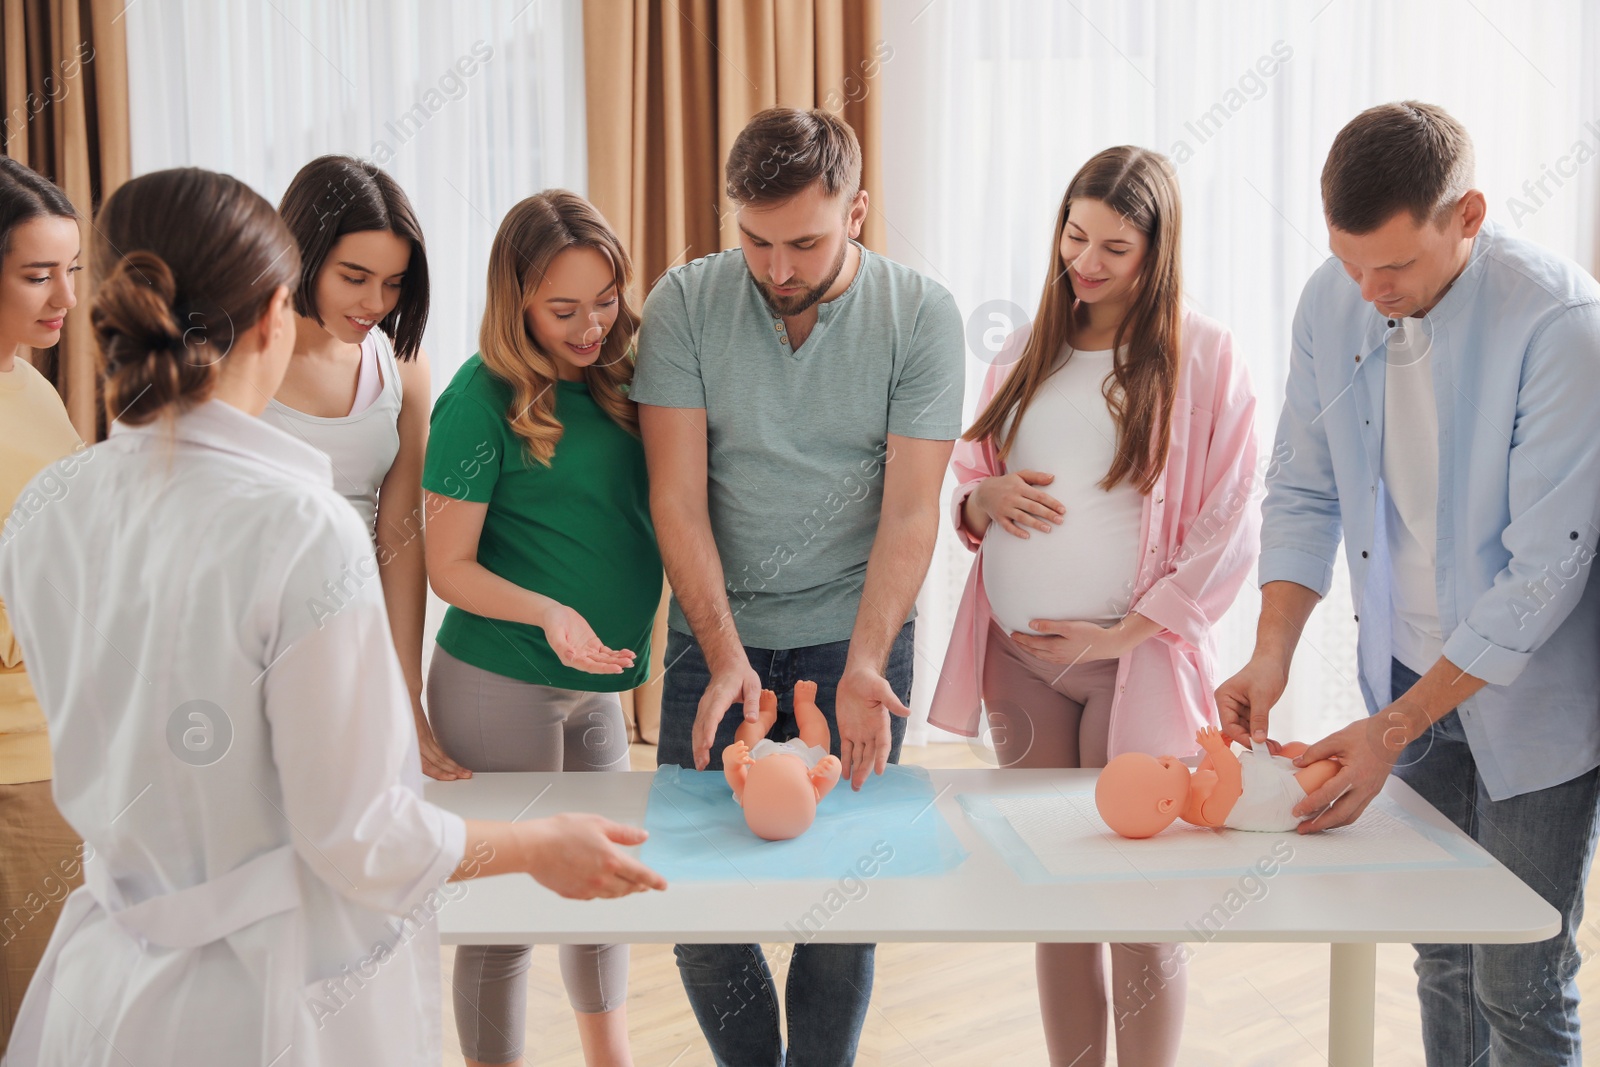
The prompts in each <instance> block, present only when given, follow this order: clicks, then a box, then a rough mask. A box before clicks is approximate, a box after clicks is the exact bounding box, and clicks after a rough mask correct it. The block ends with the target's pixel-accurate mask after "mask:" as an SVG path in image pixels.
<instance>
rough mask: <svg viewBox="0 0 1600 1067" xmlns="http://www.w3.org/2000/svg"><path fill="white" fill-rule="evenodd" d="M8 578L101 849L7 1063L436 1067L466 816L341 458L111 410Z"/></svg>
mask: <svg viewBox="0 0 1600 1067" xmlns="http://www.w3.org/2000/svg"><path fill="white" fill-rule="evenodd" d="M0 599H3V600H4V602H5V603H6V605H7V606H8V608H9V610H10V613H11V621H12V625H13V626H14V628H15V630H16V634H17V638H18V641H19V643H20V644H21V646H22V648H23V649H24V650H25V652H26V655H27V662H28V673H29V676H30V677H31V678H32V680H33V684H34V687H35V688H36V689H37V691H38V694H39V701H40V704H41V705H42V706H43V707H44V710H45V715H46V717H47V718H48V720H49V725H50V741H51V745H52V748H53V751H54V754H55V781H54V790H55V801H56V805H57V806H58V807H59V808H60V809H61V812H62V814H63V815H64V816H65V817H66V819H67V821H68V822H69V823H71V824H72V827H73V829H74V830H76V831H77V832H78V833H79V834H80V835H82V837H83V839H84V841H85V843H86V845H87V846H88V850H89V856H90V858H89V859H88V860H87V861H86V863H85V878H86V885H85V887H84V888H82V889H79V890H77V891H76V892H74V893H73V894H72V896H71V897H70V898H69V899H68V901H67V903H66V906H65V908H64V910H63V913H62V915H61V919H60V922H59V923H58V925H57V927H56V931H55V935H54V937H53V938H52V940H51V942H50V946H49V949H48V950H47V952H46V955H45V960H44V963H43V964H42V966H41V967H40V971H39V976H38V977H37V978H36V979H35V980H34V982H33V983H32V985H31V986H30V988H29V990H28V994H27V998H26V1000H25V1001H24V1003H23V1006H22V1010H21V1013H20V1016H19V1018H18V1021H17V1026H16V1032H15V1034H14V1035H13V1039H12V1044H11V1047H10V1051H9V1053H8V1058H7V1060H6V1064H7V1065H8V1067H34V1065H35V1064H39V1065H50V1067H56V1065H61V1067H97V1065H101V1064H105V1065H107V1067H110V1065H113V1064H115V1065H116V1067H182V1065H186V1064H196V1065H199V1064H205V1065H207V1067H212V1065H216V1064H240V1065H256V1064H261V1065H267V1064H271V1065H273V1067H290V1065H291V1064H294V1065H301V1067H353V1065H360V1064H374V1065H377V1064H382V1065H384V1067H391V1065H395V1064H418V1065H421V1064H427V1065H429V1067H434V1065H436V1064H437V1063H438V1062H439V1057H440V1036H439V1017H440V1000H439V974H438V967H439V942H438V927H437V923H436V922H434V921H433V919H434V918H435V917H436V915H437V912H438V910H439V909H440V907H442V906H447V904H448V901H449V900H450V899H454V898H455V897H456V896H457V895H458V894H459V893H460V892H462V891H464V888H465V887H464V886H463V885H460V884H454V885H446V884H445V879H446V878H447V877H448V876H449V874H450V873H451V871H452V870H453V869H454V868H455V866H456V865H457V863H458V862H459V861H460V860H461V858H462V852H463V847H464V840H465V829H464V826H463V823H462V821H461V819H460V818H458V817H457V816H455V815H452V814H449V813H447V812H444V811H442V810H440V809H438V808H435V807H433V806H432V805H429V804H427V803H425V802H424V801H423V800H422V799H421V771H420V767H419V763H418V758H417V749H416V737H415V732H414V729H413V726H412V722H411V715H410V713H409V712H410V701H409V698H408V696H407V693H406V688H405V683H404V681H403V679H402V676H401V674H400V668H399V665H398V663H397V662H396V660H395V656H394V650H393V646H392V644H391V642H390V633H389V625H388V619H387V616H386V614H385V612H384V606H383V596H382V592H381V587H380V585H379V581H378V577H377V566H376V561H375V560H374V558H373V548H372V542H371V539H370V538H369V537H368V535H367V532H366V531H365V530H363V529H362V528H361V522H360V520H359V519H357V517H356V514H355V512H354V511H353V510H352V509H351V507H350V505H349V503H347V502H346V501H345V500H344V499H343V498H342V497H341V496H339V494H338V493H337V492H335V491H334V489H333V488H332V480H331V474H330V469H329V465H328V460H327V458H326V457H325V456H324V455H323V454H321V453H320V452H318V451H317V450H316V449H314V448H311V447H310V446H308V445H306V444H304V443H302V442H300V441H297V440H295V439H294V438H293V437H291V436H290V435H288V434H285V433H283V432H282V431H280V430H276V429H274V428H272V427H270V426H268V425H266V424H265V423H264V422H262V421H260V420H259V419H255V418H251V417H250V416H248V415H246V414H244V413H242V412H240V411H238V410H237V409H235V408H232V407H229V406H227V405H226V404H224V403H222V402H220V401H211V402H208V403H206V404H204V405H201V406H200V407H198V408H196V409H195V410H193V411H191V412H189V413H188V414H185V415H182V416H179V417H177V418H176V419H175V420H171V421H169V422H165V423H158V424H156V425H153V426H149V427H142V428H136V427H129V426H124V425H122V424H120V423H118V424H116V425H115V426H114V427H113V428H112V431H111V437H110V439H109V440H108V441H106V442H104V443H102V444H99V445H96V446H95V447H94V448H92V449H90V450H89V454H88V456H86V457H85V461H84V462H80V464H79V465H78V468H77V470H76V472H75V474H74V476H73V477H72V478H71V480H70V481H68V482H67V484H66V489H65V491H64V492H61V493H59V494H58V498H57V499H53V500H51V501H50V502H49V503H48V504H47V505H46V506H44V507H41V508H39V509H37V510H36V511H35V512H34V513H32V514H30V515H27V516H22V515H21V514H20V513H19V515H18V517H17V520H16V521H13V522H11V523H10V524H9V525H8V526H7V528H6V530H5V533H4V535H3V536H0ZM229 735H231V736H229Z"/></svg>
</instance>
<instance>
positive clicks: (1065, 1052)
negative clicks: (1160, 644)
mask: <svg viewBox="0 0 1600 1067" xmlns="http://www.w3.org/2000/svg"><path fill="white" fill-rule="evenodd" d="M1116 684H1117V661H1116V660H1094V661H1092V662H1089V661H1085V662H1079V663H1078V664H1076V665H1075V666H1072V667H1066V668H1064V667H1063V666H1062V665H1061V664H1058V663H1049V662H1046V661H1045V660H1042V659H1039V658H1038V657H1037V656H1035V655H1033V654H1032V653H1031V652H1028V651H1027V650H1025V649H1023V648H1021V647H1020V646H1019V645H1018V644H1017V643H1016V642H1015V641H1013V640H1012V639H1011V638H1010V636H1009V635H1007V634H1006V633H1005V632H1004V631H1003V630H1001V629H1000V627H999V626H997V625H995V624H993V623H990V625H989V644H988V648H987V650H986V652H985V654H984V663H983V702H984V707H985V708H986V709H987V711H988V715H989V730H990V736H991V738H992V740H993V742H994V747H995V753H996V754H997V755H998V756H999V758H1000V765H1001V766H1002V767H1019V768H1040V767H1046V768H1053V767H1104V766H1105V765H1106V740H1107V737H1108V736H1109V734H1110V727H1111V700H1112V697H1113V695H1114V691H1115V688H1116ZM1034 958H1035V966H1036V969H1037V972H1038V981H1039V1013H1040V1015H1041V1016H1042V1017H1043V1019H1044V1038H1045V1045H1046V1047H1047V1048H1048V1049H1049V1052H1050V1063H1051V1065H1052V1067H1068V1065H1071V1067H1100V1065H1103V1064H1104V1063H1105V1062H1106V1016H1107V1008H1108V1006H1109V1007H1110V1009H1111V1010H1112V1012H1113V1013H1114V1017H1115V1022H1116V1035H1117V1062H1118V1063H1119V1064H1120V1065H1122V1067H1171V1065H1173V1064H1176V1063H1177V1062H1178V1043H1179V1040H1180V1039H1181V1038H1182V1035H1183V1008H1184V1001H1185V999H1186V997H1187V991H1188V972H1187V969H1186V967H1185V966H1184V964H1185V957H1184V954H1183V947H1182V946H1181V945H1179V944H1176V943H1168V942H1163V943H1158V944H1142V945H1112V946H1111V987H1110V990H1109V991H1108V990H1107V988H1106V973H1105V972H1106V967H1105V952H1104V951H1103V950H1102V949H1101V946H1099V945H1095V944H1087V945H1086V944H1044V943H1041V944H1039V945H1038V946H1036V948H1035V957H1034Z"/></svg>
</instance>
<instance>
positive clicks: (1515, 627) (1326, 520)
mask: <svg viewBox="0 0 1600 1067" xmlns="http://www.w3.org/2000/svg"><path fill="white" fill-rule="evenodd" d="M1391 322H1393V323H1394V325H1393V326H1391V325H1390V323H1391ZM1426 322H1427V325H1428V326H1429V328H1430V331H1431V338H1432V345H1433V348H1432V355H1431V360H1432V363H1433V383H1434V398H1435V404H1436V406H1437V411H1438V418H1439V497H1438V511H1437V518H1438V532H1437V556H1436V559H1437V566H1436V582H1437V592H1438V598H1439V624H1440V633H1441V634H1443V635H1444V638H1445V643H1444V656H1445V658H1446V659H1448V660H1449V661H1450V662H1451V663H1453V664H1455V665H1456V666H1458V667H1460V668H1462V669H1463V670H1464V671H1466V672H1467V673H1469V674H1471V675H1473V676H1475V677H1478V678H1481V679H1483V680H1484V681H1485V682H1487V683H1488V684H1487V685H1486V686H1485V687H1484V688H1483V689H1482V690H1480V691H1479V692H1478V693H1477V694H1476V695H1475V696H1473V697H1471V698H1470V699H1468V700H1467V701H1466V702H1465V703H1463V704H1462V705H1461V708H1460V715H1461V721H1462V725H1463V728H1464V729H1465V731H1466V735H1467V740H1468V743H1469V745H1470V746H1471V749H1472V754H1473V757H1474V759H1475V761H1476V762H1477V765H1478V772H1479V774H1480V775H1481V777H1482V781H1483V783H1484V785H1485V787H1486V788H1487V789H1488V792H1489V796H1490V797H1491V798H1492V799H1495V800H1503V799H1505V798H1507V797H1512V796H1517V795H1519V794H1522V793H1528V792H1532V791H1534V790H1537V789H1544V788H1548V787H1550V786H1553V785H1558V784H1560V783H1562V782H1565V781H1568V780H1570V779H1572V778H1574V777H1576V776H1578V775H1580V774H1583V773H1584V772H1585V771H1588V770H1590V769H1591V768H1593V767H1595V766H1596V765H1600V583H1590V582H1589V572H1590V569H1591V564H1592V562H1593V560H1594V555H1595V541H1596V537H1597V534H1600V285H1596V283H1595V281H1594V279H1593V278H1591V277H1590V276H1589V275H1588V274H1586V273H1585V272H1584V271H1583V270H1582V269H1581V268H1579V267H1578V266H1577V265H1576V264H1574V263H1572V262H1570V261H1568V260H1566V259H1563V258H1561V257H1559V256H1557V255H1555V254H1554V253H1551V252H1549V251H1546V250H1545V249H1542V248H1540V247H1538V246H1536V245H1533V244H1530V243H1528V242H1526V241H1522V240H1518V239H1516V238H1513V237H1510V236H1508V235H1506V234H1505V233H1504V232H1503V231H1501V230H1500V229H1499V227H1497V226H1495V225H1494V224H1493V223H1486V224H1485V225H1484V227H1483V229H1482V231H1481V232H1480V233H1479V235H1478V237H1477V239H1476V241H1475V242H1474V244H1473V249H1472V255H1471V258H1470V259H1469V260H1468V263H1467V266H1466V269H1465V270H1463V271H1462V272H1461V275H1460V277H1458V278H1457V279H1456V281H1455V284H1454V285H1453V286H1451V288H1450V290H1449V292H1447V293H1446V294H1445V296H1444V299H1442V300H1441V301H1440V302H1439V304H1438V306H1436V307H1435V308H1434V309H1433V310H1432V311H1431V312H1429V313H1428V315H1427V317H1426ZM1398 326H1399V323H1398V322H1397V321H1396V320H1391V319H1387V318H1385V317H1384V316H1383V315H1382V314H1380V313H1379V312H1378V311H1377V309H1376V308H1374V307H1373V306H1372V305H1371V304H1369V303H1367V302H1366V301H1364V300H1363V299H1362V298H1361V291H1360V288H1359V287H1358V286H1357V285H1356V283H1355V282H1354V281H1352V280H1351V279H1350V277H1349V275H1348V274H1346V273H1345V271H1344V267H1343V265H1342V264H1341V263H1340V262H1339V261H1338V260H1337V259H1329V260H1328V262H1326V263H1324V264H1323V265H1322V266H1321V267H1320V268H1319V269H1318V270H1317V272H1316V273H1315V274H1313V275H1312V277H1311V280H1310V281H1309V282H1307V283H1306V287H1305V290H1304V292H1303V293H1302V294H1301V296H1300V306H1299V308H1298V309H1297V311H1296V312H1295V319H1294V343H1293V351H1292V353H1291V356H1290V359H1291V363H1290V368H1289V379H1288V386H1287V390H1286V393H1287V395H1286V397H1285V401H1284V408H1283V415H1282V417H1281V418H1280V420H1279V423H1278V435H1277V443H1276V450H1275V452H1274V456H1273V464H1272V466H1271V468H1269V470H1268V474H1267V497H1266V500H1265V502H1264V503H1263V504H1262V528H1261V563H1260V571H1259V573H1260V581H1261V583H1262V584H1263V585H1264V584H1266V583H1267V582H1271V581H1290V582H1296V583H1298V584H1300V585H1303V586H1306V587H1307V588H1310V589H1312V590H1314V591H1315V592H1316V593H1317V594H1318V595H1325V594H1326V593H1327V591H1328V587H1329V585H1330V583H1331V581H1332V578H1333V562H1334V557H1335V555H1336V554H1337V552H1338V548H1339V541H1340V536H1341V533H1342V534H1343V539H1344V543H1345V557H1346V559H1347V560H1348V561H1349V565H1350V585H1351V592H1352V595H1353V597H1354V600H1355V607H1356V620H1357V622H1358V624H1359V630H1360V638H1359V642H1358V649H1359V650H1358V667H1359V671H1360V683H1361V694H1362V696H1363V697H1364V698H1365V700H1366V703H1367V709H1368V712H1369V713H1375V712H1377V711H1378V710H1380V709H1381V708H1383V707H1384V706H1386V705H1387V704H1388V703H1389V702H1390V699H1391V696H1390V683H1389V678H1390V666H1391V658H1392V656H1393V655H1394V645H1393V641H1392V636H1391V634H1390V632H1389V629H1390V601H1389V596H1390V583H1391V579H1392V573H1391V567H1390V563H1389V559H1388V550H1387V544H1388V538H1387V536H1386V531H1385V529H1384V521H1385V513H1386V510H1387V509H1386V508H1385V507H1384V503H1385V498H1384V497H1383V496H1382V494H1384V493H1385V492H1386V491H1387V490H1386V487H1385V485H1384V482H1383V480H1382V477H1381V475H1382V470H1383V419H1384V405H1383V400H1384V379H1385V370H1386V366H1385V358H1386V353H1387V338H1388V335H1389V334H1390V333H1391V332H1392V330H1393V329H1395V328H1397V327H1398Z"/></svg>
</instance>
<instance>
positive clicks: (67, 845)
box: [0, 156, 83, 1054]
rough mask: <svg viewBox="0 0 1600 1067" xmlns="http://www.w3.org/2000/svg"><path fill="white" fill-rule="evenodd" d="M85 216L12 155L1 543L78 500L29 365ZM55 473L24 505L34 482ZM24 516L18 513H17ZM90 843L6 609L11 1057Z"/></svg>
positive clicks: (1, 375)
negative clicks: (66, 808)
mask: <svg viewBox="0 0 1600 1067" xmlns="http://www.w3.org/2000/svg"><path fill="white" fill-rule="evenodd" d="M79 246H80V240H79V234H78V214H77V212H76V211H74V210H73V208H72V202H71V201H70V200H68V199H67V197H66V194H65V193H63V192H62V191H61V190H60V189H58V188H56V187H55V186H54V185H53V184H51V183H50V182H49V181H48V180H47V179H45V178H43V177H41V176H40V175H38V174H36V173H34V172H33V171H31V170H29V169H28V168H27V167H25V166H23V165H22V164H21V163H18V162H17V161H16V160H14V159H11V158H9V157H4V156H0V519H3V518H4V516H5V515H6V514H8V513H9V514H10V515H11V521H10V523H9V524H8V525H7V526H6V527H5V530H4V532H0V543H3V541H4V539H7V538H10V537H13V536H15V534H16V531H17V530H18V529H20V527H21V525H22V524H24V523H26V522H27V521H28V519H29V518H30V517H31V516H32V515H34V514H37V512H38V511H39V509H41V508H47V507H49V506H50V504H51V502H52V501H53V500H57V499H59V498H60V497H61V496H62V495H63V494H65V493H67V492H70V491H71V485H72V472H73V470H74V469H75V466H76V464H77V463H78V462H80V459H79V455H80V450H81V448H82V442H81V441H79V439H78V434H77V432H76V431H75V430H74V429H73V428H72V423H71V422H70V421H69V420H68V419H67V409H66V408H65V407H63V406H62V404H61V397H60V396H58V395H57V394H56V391H55V389H54V388H53V387H52V386H51V385H50V382H49V381H48V380H46V378H45V377H44V375H42V374H40V373H39V372H38V371H37V370H34V368H33V365H32V364H31V363H29V362H28V361H27V360H26V359H24V358H23V357H22V349H23V348H24V347H27V348H53V347H54V346H55V345H56V343H57V342H59V341H60V340H61V327H62V325H63V323H64V322H65V321H66V316H67V312H68V311H69V310H71V308H72V307H73V305H75V304H76V303H77V302H78V300H77V297H76V296H75V295H74V294H73V281H74V278H75V277H76V275H77V272H78V271H79V270H80V269H81V268H80V267H79V265H78V253H79ZM52 465H54V467H55V471H54V473H53V475H51V476H48V477H46V478H44V479H42V480H41V481H40V482H39V483H38V484H37V485H36V486H34V488H33V489H32V490H31V491H30V492H29V493H28V495H27V496H26V497H21V496H20V494H21V493H22V488H23V486H25V485H27V484H28V482H29V481H31V480H32V479H33V477H34V475H36V474H38V473H39V472H40V471H42V470H44V469H45V468H46V467H49V466H52ZM13 506H15V510H14V511H13ZM80 848H81V842H79V840H78V837H77V835H76V834H74V833H73V832H72V828H71V827H69V826H68V825H67V824H66V822H65V820H63V819H62V818H61V815H60V813H59V812H57V811H56V807H55V804H54V802H53V801H52V800H51V798H50V736H49V734H47V733H46V732H45V721H44V713H43V712H42V711H40V710H39V702H38V701H37V700H35V699H34V695H33V687H32V686H31V685H30V684H29V683H28V675H27V672H26V671H24V670H23V665H22V653H21V650H20V649H19V648H18V647H17V642H16V639H15V638H14V637H13V636H12V634H11V622H10V619H9V618H8V616H7V615H6V611H5V605H4V604H3V603H0V1054H3V1053H4V1052H5V1049H6V1044H7V1043H8V1042H9V1040H10V1038H11V1022H12V1020H13V1019H14V1018H15V1017H16V1013H17V1008H18V1007H19V1006H20V1005H21V1004H22V994H23V993H24V992H25V991H26V990H27V988H28V980H29V979H30V978H32V977H33V971H34V968H35V967H36V966H37V965H38V963H39V957H40V956H41V955H42V954H43V952H44V946H45V943H46V942H48V941H49V940H50V931H51V930H52V929H54V927H55V924H56V916H57V915H58V914H59V913H60V911H61V902H62V901H63V900H65V899H66V896H67V894H68V893H69V892H70V891H71V890H72V889H73V887H75V886H77V885H78V884H79V883H80V882H82V881H83V874H82V870H81V860H82V855H81V853H80Z"/></svg>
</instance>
